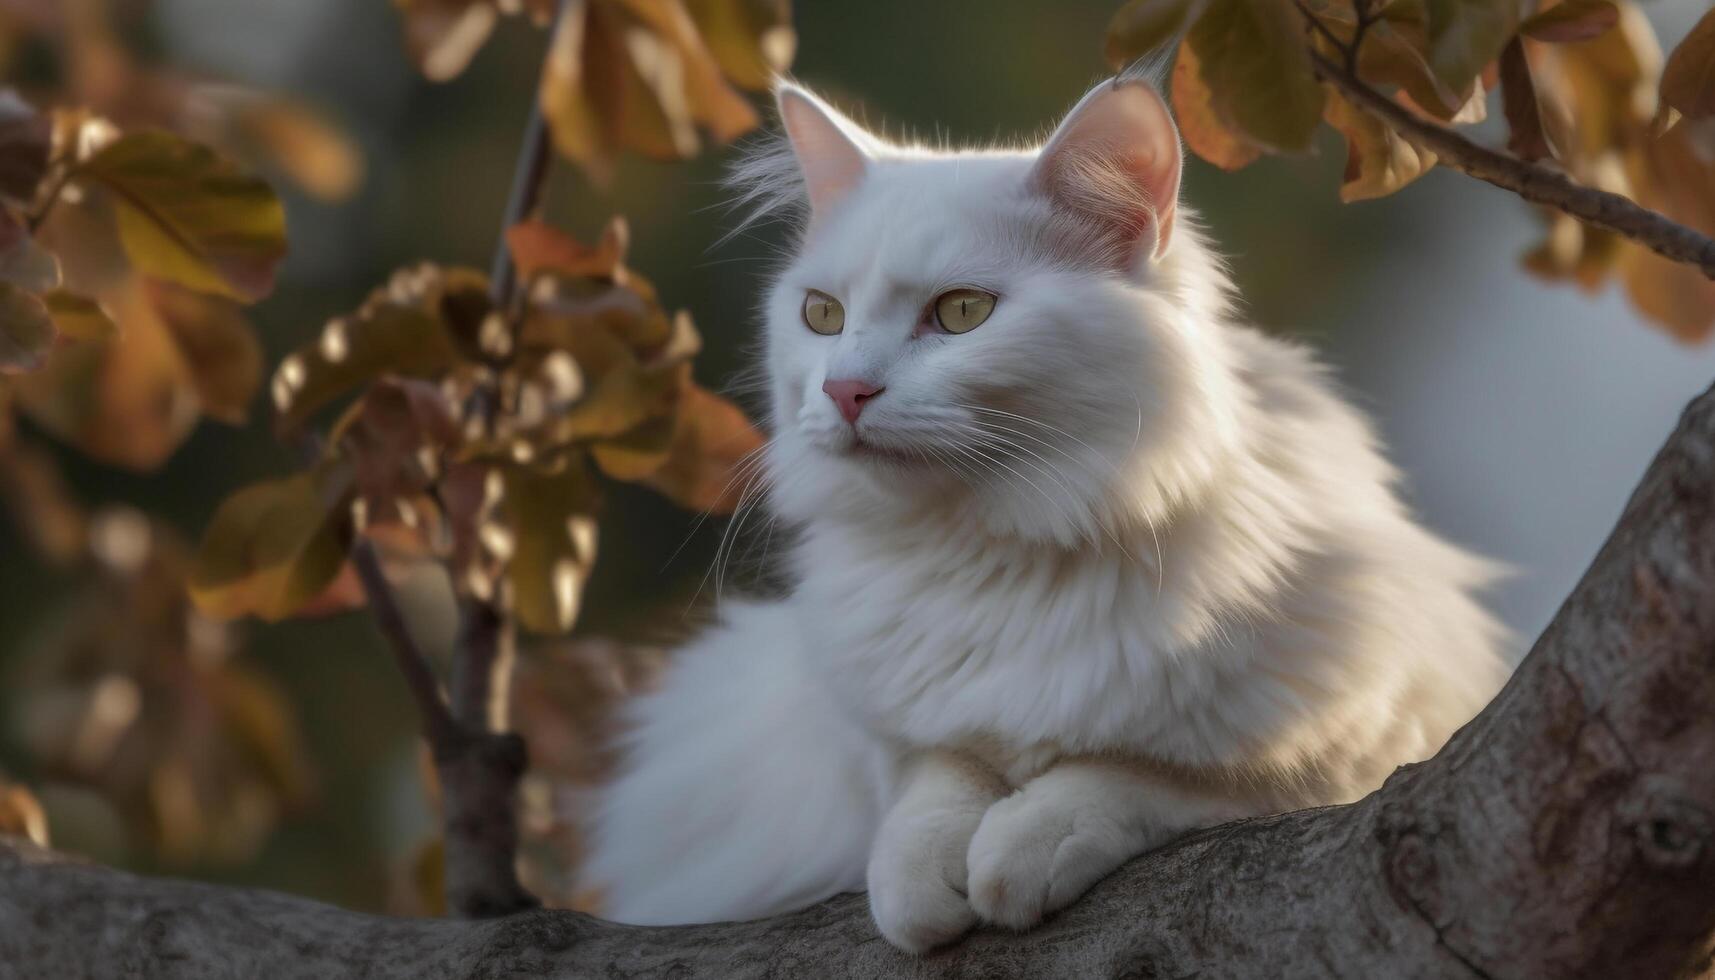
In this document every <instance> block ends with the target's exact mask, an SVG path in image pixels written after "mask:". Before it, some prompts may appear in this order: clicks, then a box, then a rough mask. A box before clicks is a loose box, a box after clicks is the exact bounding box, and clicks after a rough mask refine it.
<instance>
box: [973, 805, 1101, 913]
mask: <svg viewBox="0 0 1715 980" xmlns="http://www.w3.org/2000/svg"><path fill="white" fill-rule="evenodd" d="M1133 844H1134V842H1133V841H1132V839H1131V835H1129V834H1127V833H1125V832H1124V830H1123V829H1122V828H1121V827H1120V826H1119V825H1118V824H1117V823H1115V822H1114V821H1112V820H1110V819H1107V818H1105V817H1103V816H1101V815H1100V814H1096V813H1091V812H1089V811H1087V810H1085V811H1083V812H1080V811H1079V810H1078V809H1077V808H1076V807H1075V806H1073V805H1072V804H1070V803H1068V802H1067V801H1066V800H1064V799H1060V798H1056V796H1055V795H1054V794H1052V793H1045V792H1032V791H1031V789H1030V788H1029V787H1026V788H1025V789H1023V790H1020V791H1019V792H1017V793H1014V794H1013V795H1011V796H1009V797H1007V798H1006V799H1004V800H1001V801H999V802H998V803H995V804H994V805H993V806H991V807H989V809H988V812H987V813H986V814H984V815H983V820H982V824H981V825H980V826H979V827H978V828H977V832H976V835H975V836H973V837H972V838H971V848H970V852H969V855H968V856H967V860H966V867H967V869H968V871H969V876H968V882H969V893H970V903H971V907H972V908H973V909H974V910H975V911H976V913H977V915H978V916H979V917H980V918H981V919H982V920H983V921H984V922H991V923H994V924H995V925H1000V926H1006V927H1007V928H1010V929H1028V928H1030V927H1031V926H1034V925H1036V924H1037V923H1038V922H1041V921H1042V917H1043V916H1045V915H1047V914H1048V913H1050V912H1053V911H1056V910H1058V909H1062V908H1065V907H1066V906H1067V905H1070V904H1071V903H1072V901H1073V900H1074V899H1076V898H1077V897H1078V896H1080V895H1082V894H1084V892H1086V891H1088V890H1089V888H1090V886H1091V885H1094V884H1095V883H1096V882H1098V881H1100V880H1101V879H1103V878H1105V877H1107V875H1108V873H1109V872H1111V871H1113V870H1114V869H1115V868H1117V867H1119V866H1120V865H1121V864H1123V863H1124V862H1125V860H1126V859H1127V858H1129V857H1131V856H1132V852H1133V850H1134V849H1135V848H1134V847H1133Z"/></svg>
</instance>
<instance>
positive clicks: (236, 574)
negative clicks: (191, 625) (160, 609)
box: [190, 464, 351, 621]
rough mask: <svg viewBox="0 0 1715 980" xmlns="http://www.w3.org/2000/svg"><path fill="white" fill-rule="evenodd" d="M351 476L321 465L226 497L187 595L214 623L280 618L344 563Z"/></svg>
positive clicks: (210, 528)
mask: <svg viewBox="0 0 1715 980" xmlns="http://www.w3.org/2000/svg"><path fill="white" fill-rule="evenodd" d="M350 498H351V478H350V474H349V473H348V472H347V471H346V470H345V469H344V468H342V467H338V466H333V465H329V464H323V465H321V466H318V467H317V468H316V469H314V470H310V471H308V472H304V473H299V474H297V475H295V476H290V477H287V478H285V479H283V480H273V481H269V482H266V483H257V484H252V485H251V486H248V487H246V488H244V489H242V490H240V491H238V492H237V493H235V494H233V495H232V496H231V497H228V498H227V499H226V501H225V502H224V503H222V504H221V505H220V509H219V510H217V511H215V515H214V519H213V520H212V521H210V522H209V526H208V529H207V530H206V531H205V532H204V533H203V542H202V548H201V550H200V551H199V552H198V554H197V559H196V566H195V568H194V569H193V571H192V573H191V580H190V594H191V599H192V600H193V601H195V602H196V604H197V607H198V608H199V609H201V610H202V611H203V612H204V613H206V614H208V615H210V616H214V617H217V618H220V619H234V618H237V617H239V616H247V615H248V616H258V617H260V618H262V619H265V620H270V621H274V620H281V619H285V618H287V617H289V616H291V615H293V614H294V613H295V612H297V611H298V609H299V607H301V606H303V605H304V604H305V603H307V602H309V601H310V600H312V599H314V598H315V597H316V596H317V595H318V594H319V593H320V592H321V591H322V590H323V589H324V588H325V587H326V586H327V584H328V583H329V582H332V581H333V579H334V577H335V576H337V575H338V574H339V572H340V568H341V567H342V566H343V565H344V564H345V553H346V524H347V521H348V514H347V504H348V503H349V502H350Z"/></svg>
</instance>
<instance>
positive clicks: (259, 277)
mask: <svg viewBox="0 0 1715 980" xmlns="http://www.w3.org/2000/svg"><path fill="white" fill-rule="evenodd" d="M73 172H74V174H75V175H76V176H77V177H78V178H81V179H86V180H89V181H91V182H93V183H96V184H99V185H100V186H102V187H104V188H106V189H107V190H108V191H110V192H111V193H112V195H113V197H114V201H115V206H116V209H117V213H118V219H119V235H120V239H121V241H123V242H124V245H125V251H126V253H127V254H128V255H129V256H130V257H131V260H132V261H133V262H134V263H136V265H137V268H138V269H139V270H141V271H142V272H144V273H146V274H148V275H150V276H153V277H155V278H157V279H164V280H167V281H169V282H174V283H177V284H179V285H181V286H186V287H188V288H191V289H195V290H198V291H201V292H209V293H217V294H219V295H223V296H229V297H231V298H233V299H237V300H243V301H246V302H254V301H255V300H258V299H261V298H262V297H263V296H266V295H268V293H270V292H271V291H273V288H274V271H275V268H276V266H278V265H279V263H280V260H281V259H282V258H284V257H285V254H286V213H285V209H284V208H282V207H281V205H280V201H279V199H278V198H277V197H275V196H274V192H273V190H271V189H270V188H269V187H268V184H267V183H266V182H265V181H263V180H261V179H259V178H256V177H252V176H250V175H248V174H245V173H243V172H241V171H240V170H239V169H238V168H237V167H235V166H234V165H233V164H231V163H229V162H227V161H226V160H224V159H222V158H220V157H219V156H217V155H216V154H215V152H214V151H213V150H210V149H209V148H207V147H205V146H201V145H199V144H196V143H191V142H189V141H186V140H183V139H180V138H179V137H177V136H174V135H172V134H171V133H167V132H161V131H151V132H143V133H134V134H131V135H127V136H123V137H120V138H119V139H118V140H116V141H114V142H113V143H112V144H110V145H109V146H107V147H106V148H104V149H102V150H101V151H100V152H99V153H96V154H95V155H94V156H92V157H91V158H90V159H88V160H86V161H84V162H83V163H81V164H79V165H78V166H77V167H76V168H75V170H74V171H73Z"/></svg>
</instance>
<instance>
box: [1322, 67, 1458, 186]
mask: <svg viewBox="0 0 1715 980" xmlns="http://www.w3.org/2000/svg"><path fill="white" fill-rule="evenodd" d="M1327 119H1328V124H1329V125H1330V126H1333V127H1334V128H1335V129H1337V130H1339V131H1340V133H1341V134H1342V135H1344V136H1345V137H1346V172H1345V176H1344V178H1343V182H1342V183H1341V185H1340V200H1342V201H1345V202H1347V203H1351V202H1353V201H1364V200H1369V199H1371V198H1377V197H1383V196H1386V195H1388V194H1392V193H1393V192H1394V191H1397V190H1399V189H1400V188H1401V187H1404V186H1405V185H1407V184H1409V183H1411V182H1412V181H1414V180H1416V179H1417V178H1418V177H1421V176H1423V174H1424V173H1425V172H1426V171H1427V170H1429V168H1430V167H1433V166H1434V165H1435V155H1434V154H1433V153H1430V152H1429V151H1428V150H1425V149H1422V148H1421V147H1418V146H1415V145H1413V144H1412V143H1410V142H1408V141H1407V140H1405V139H1402V138H1401V137H1400V135H1399V134H1398V133H1396V132H1394V131H1393V128H1392V127H1390V126H1389V125H1387V124H1386V123H1385V122H1383V121H1382V120H1380V119H1378V118H1376V117H1375V116H1372V115H1370V114H1369V113H1368V112H1365V111H1364V110H1363V109H1361V108H1359V107H1357V106H1355V105H1352V104H1351V103H1350V102H1347V101H1346V100H1345V99H1344V98H1342V97H1341V96H1340V95H1339V94H1338V93H1330V97H1329V99H1328V106H1327Z"/></svg>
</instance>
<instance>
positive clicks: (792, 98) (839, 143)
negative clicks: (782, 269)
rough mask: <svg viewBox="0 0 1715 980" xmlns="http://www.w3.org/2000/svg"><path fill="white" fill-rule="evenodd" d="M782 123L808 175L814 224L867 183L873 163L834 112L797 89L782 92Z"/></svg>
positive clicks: (800, 167) (807, 181) (806, 187)
mask: <svg viewBox="0 0 1715 980" xmlns="http://www.w3.org/2000/svg"><path fill="white" fill-rule="evenodd" d="M778 98H779V101H780V120H781V122H782V123H783V124H784V125H785V127H786V138H787V139H789V140H791V142H792V152H793V154H794V155H795V156H796V157H797V158H798V167H799V169H800V171H802V173H803V174H804V188H805V190H806V192H807V193H808V194H809V196H810V212H811V220H812V222H813V221H814V220H815V219H816V218H817V217H819V216H821V215H824V214H826V213H827V212H828V211H829V210H830V209H832V208H833V207H834V206H835V205H837V204H838V203H839V202H840V200H841V199H843V198H844V197H845V196H846V195H847V194H850V193H851V192H852V190H853V189H854V188H855V187H857V185H858V183H859V182H860V181H862V180H863V175H864V169H865V167H866V165H867V164H868V162H869V157H868V155H867V154H866V153H865V152H864V150H863V148H862V147H860V146H859V145H858V144H857V142H856V141H855V140H854V139H853V137H852V136H851V134H849V133H847V132H846V130H845V127H844V125H842V122H841V120H839V119H838V118H837V117H836V114H835V113H834V111H833V110H832V109H829V108H828V107H827V106H825V105H822V104H821V103H820V102H819V101H817V100H816V99H815V97H814V96H811V95H810V94H809V93H808V92H805V91H803V90H800V89H796V88H781V89H780V91H779V93H778Z"/></svg>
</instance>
